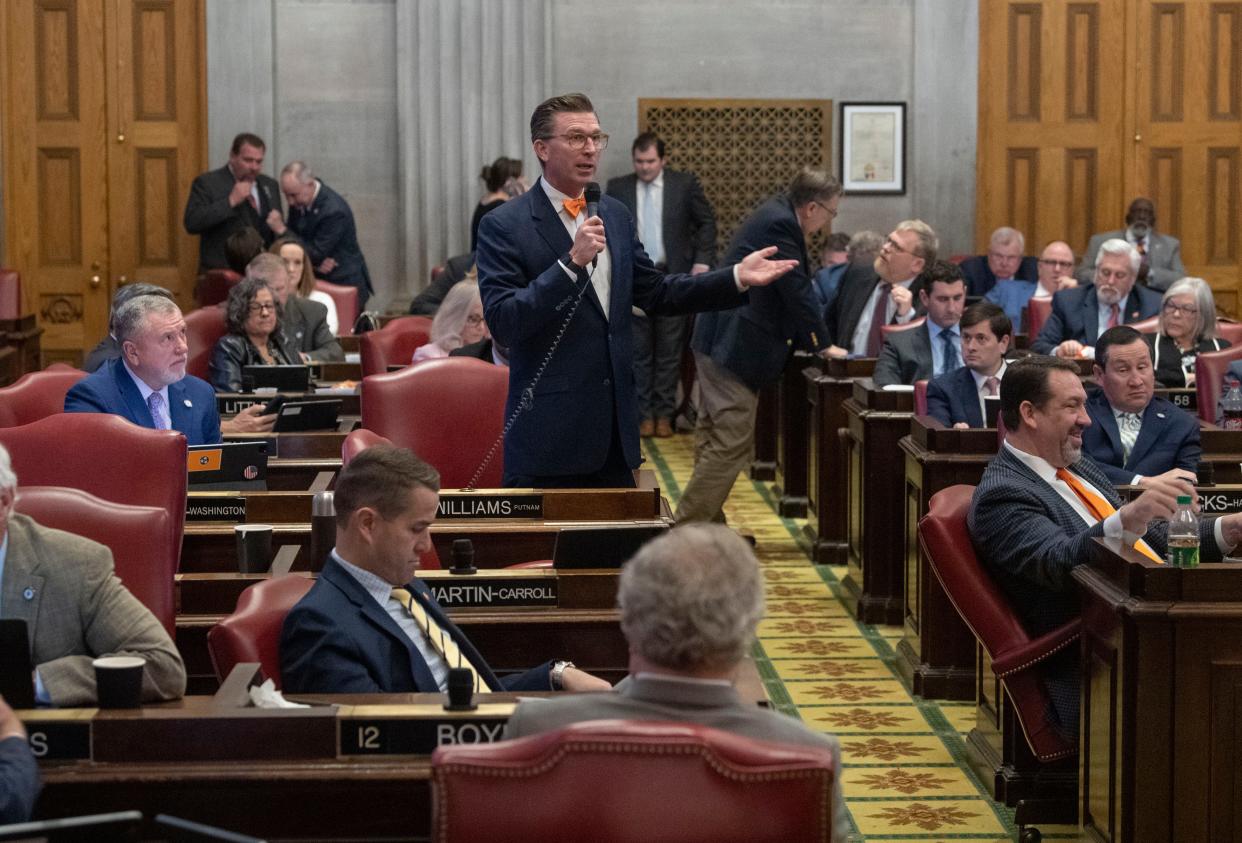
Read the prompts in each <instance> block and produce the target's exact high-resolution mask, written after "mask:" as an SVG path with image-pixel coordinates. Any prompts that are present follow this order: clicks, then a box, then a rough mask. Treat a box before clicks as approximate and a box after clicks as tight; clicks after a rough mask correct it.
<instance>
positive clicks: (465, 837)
mask: <svg viewBox="0 0 1242 843" xmlns="http://www.w3.org/2000/svg"><path fill="white" fill-rule="evenodd" d="M836 773H837V771H836V770H835V769H834V764H833V758H832V754H831V753H830V752H828V751H827V750H822V749H818V748H813V747H804V746H792V745H786V744H777V743H768V742H765V741H758V740H754V739H751V738H746V737H742V736H740V735H733V734H728V733H726V732H722V731H719V730H717V729H711V728H708V727H706V726H698V725H694V724H688V723H659V722H634V721H622V720H595V721H589V722H585V723H578V724H575V725H572V726H568V727H566V728H564V729H560V730H557V731H554V732H547V733H545V734H541V735H533V736H531V737H528V738H521V739H519V740H513V741H504V742H501V743H495V744H484V745H458V746H441V747H439V748H438V749H436V751H435V753H434V754H433V755H432V757H431V776H432V798H433V800H434V804H433V807H432V839H433V840H435V841H440V843H455V842H456V841H477V840H504V841H507V842H508V843H546V841H548V840H565V839H577V840H588V839H592V840H607V841H610V843H630V841H633V842H634V843H638V841H644V843H645V842H646V841H651V840H746V841H751V843H761V842H762V841H773V843H775V841H782V843H794V842H795V841H812V840H814V841H823V840H828V839H830V837H831V833H832V813H833V805H832V785H833V781H834V779H835V776H836ZM484 806H485V809H484ZM584 822H585V823H587V824H588V825H586V826H584ZM567 829H577V830H579V831H580V832H582V833H577V834H573V833H571V834H568V835H567V834H566V830H567Z"/></svg>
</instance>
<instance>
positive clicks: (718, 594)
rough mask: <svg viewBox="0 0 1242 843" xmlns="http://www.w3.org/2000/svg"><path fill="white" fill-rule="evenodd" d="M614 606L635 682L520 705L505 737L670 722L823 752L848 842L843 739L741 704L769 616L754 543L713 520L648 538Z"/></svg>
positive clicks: (838, 831) (838, 827) (838, 830)
mask: <svg viewBox="0 0 1242 843" xmlns="http://www.w3.org/2000/svg"><path fill="white" fill-rule="evenodd" d="M617 603H618V604H619V605H620V607H621V630H622V632H624V633H625V639H626V641H628V642H629V649H630V675H629V677H628V678H627V679H625V680H624V681H623V682H621V684H620V685H618V686H617V688H616V689H615V690H614V691H611V692H603V693H593V694H573V695H565V696H561V697H559V698H557V699H551V698H547V699H528V700H523V701H522V702H521V703H520V704H519V705H518V707H517V709H516V710H515V711H514V712H513V716H512V717H510V718H509V723H508V725H507V726H506V727H505V737H506V738H517V737H522V736H524V735H531V734H535V733H538V732H546V731H549V730H552V729H559V728H561V727H562V726H567V725H569V724H571V723H577V722H580V721H583V720H604V719H621V720H666V721H678V722H688V723H698V724H701V725H703V726H710V727H712V728H714V729H720V730H722V731H726V732H733V733H735V734H739V735H745V736H746V737H749V738H757V739H759V740H765V741H774V742H778V743H792V744H801V745H807V746H813V747H820V748H823V749H826V750H828V751H830V752H831V753H832V755H833V758H834V759H835V761H836V764H835V767H836V770H837V777H836V781H835V783H834V785H833V794H832V807H833V826H834V830H833V836H832V839H833V840H834V841H836V843H845V839H846V836H847V834H848V833H849V821H848V819H847V818H846V813H845V803H844V800H843V799H842V796H841V772H840V771H841V764H840V761H841V747H840V744H839V743H838V742H837V739H836V738H835V737H832V736H831V735H825V734H823V733H821V732H816V731H813V730H812V729H809V728H807V727H806V726H804V725H802V723H801V722H799V721H798V720H796V719H794V718H792V717H789V716H786V715H784V714H779V713H777V712H774V711H769V710H767V709H764V708H760V707H759V706H757V705H753V704H748V703H745V702H743V701H742V699H741V698H740V697H739V696H738V693H737V691H736V690H734V688H733V679H734V676H735V674H736V672H737V668H738V665H739V664H741V662H742V660H743V659H745V658H746V654H747V653H748V652H749V651H750V648H751V646H752V644H753V643H754V636H755V628H756V627H757V626H758V624H759V621H760V619H761V618H762V617H763V576H762V574H761V572H760V570H759V562H758V560H756V559H755V555H754V553H753V552H751V549H750V546H749V545H748V544H747V543H746V542H745V541H744V540H743V539H742V538H741V537H740V536H738V535H737V533H735V532H733V531H732V530H730V529H728V528H727V527H723V526H720V525H717V524H686V525H683V526H680V527H677V528H676V529H674V530H672V531H670V532H669V533H667V534H665V535H663V536H661V537H660V538H658V539H655V540H653V541H651V542H648V543H647V544H646V545H644V546H643V547H642V549H641V550H639V551H638V553H637V554H635V555H634V558H633V559H631V560H630V561H629V562H627V563H626V565H625V567H624V568H622V569H621V582H620V585H619V587H618V590H617Z"/></svg>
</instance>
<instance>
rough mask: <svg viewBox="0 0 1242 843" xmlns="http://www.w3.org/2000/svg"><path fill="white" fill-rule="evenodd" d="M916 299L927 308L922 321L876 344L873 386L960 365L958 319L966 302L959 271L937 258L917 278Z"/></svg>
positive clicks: (927, 375) (912, 379)
mask: <svg viewBox="0 0 1242 843" xmlns="http://www.w3.org/2000/svg"><path fill="white" fill-rule="evenodd" d="M920 280H921V281H922V282H923V284H925V285H926V286H925V288H924V289H922V290H919V303H920V305H921V306H922V307H923V309H924V310H925V311H927V320H926V321H925V322H923V324H921V325H919V326H917V327H914V328H908V329H906V330H904V331H894V332H893V333H891V334H889V335H888V337H887V338H886V339H885V340H884V344H883V345H882V346H881V347H880V356H879V359H877V360H876V363H875V374H874V375H873V376H872V378H873V379H874V380H875V385H876V386H890V385H893V384H905V385H907V386H911V385H913V384H914V382H915V381H919V380H927V379H931V378H934V377H940V376H941V375H947V374H949V373H950V372H953V371H955V370H956V369H958V368H959V367H960V366H961V365H962V329H961V326H960V325H958V322H960V321H961V318H962V309H963V308H964V307H965V304H966V282H965V281H964V280H963V279H962V273H961V271H960V270H959V269H958V268H957V267H956V266H955V265H954V264H951V263H949V262H948V261H942V260H938V261H936V262H934V263H933V264H932V265H931V268H930V269H928V270H927V272H925V273H924V274H923V276H922V278H921V279H920Z"/></svg>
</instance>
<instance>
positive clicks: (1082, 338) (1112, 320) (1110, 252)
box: [1031, 240, 1160, 358]
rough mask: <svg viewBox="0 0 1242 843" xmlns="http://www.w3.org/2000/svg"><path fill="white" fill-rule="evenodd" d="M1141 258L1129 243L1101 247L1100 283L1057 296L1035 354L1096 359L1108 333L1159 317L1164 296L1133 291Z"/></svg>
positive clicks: (1097, 273)
mask: <svg viewBox="0 0 1242 843" xmlns="http://www.w3.org/2000/svg"><path fill="white" fill-rule="evenodd" d="M1138 270H1139V253H1138V251H1137V250H1136V249H1135V248H1134V247H1133V246H1131V245H1130V244H1129V243H1127V242H1126V241H1124V240H1108V241H1106V242H1105V243H1104V245H1103V246H1101V247H1100V258H1099V261H1098V263H1097V265H1096V268H1095V283H1094V284H1088V285H1087V286H1085V287H1075V288H1073V289H1070V290H1061V291H1060V292H1059V293H1057V294H1056V295H1054V296H1053V297H1052V313H1051V314H1049V316H1048V320H1047V321H1046V322H1044V327H1043V328H1042V329H1041V330H1040V332H1039V336H1038V337H1036V338H1035V341H1034V342H1032V343H1031V350H1032V351H1034V352H1035V353H1036V354H1055V355H1056V356H1058V357H1088V358H1090V357H1094V356H1095V348H1094V346H1095V341H1096V338H1097V337H1099V336H1100V334H1102V333H1104V332H1105V331H1107V330H1108V329H1109V328H1112V327H1115V326H1117V325H1123V324H1128V323H1130V322H1141V321H1142V320H1144V319H1149V318H1151V317H1152V316H1155V315H1156V314H1158V313H1159V312H1160V294H1159V293H1157V292H1155V291H1153V290H1149V289H1147V288H1146V287H1136V286H1134V279H1135V278H1137V277H1138Z"/></svg>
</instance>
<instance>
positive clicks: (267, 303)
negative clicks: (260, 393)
mask: <svg viewBox="0 0 1242 843" xmlns="http://www.w3.org/2000/svg"><path fill="white" fill-rule="evenodd" d="M282 315H283V313H282V311H281V307H280V302H279V301H277V300H276V296H275V294H274V293H272V288H271V287H269V286H267V283H266V282H264V281H260V280H259V279H257V278H246V279H244V280H243V281H242V282H241V283H240V284H238V285H237V286H236V287H234V288H233V289H232V290H230V291H229V299H228V304H227V305H226V307H225V311H224V321H225V325H226V326H227V327H228V333H227V334H225V335H224V336H222V337H220V339H219V340H217V341H216V347H215V348H214V349H212V351H211V362H210V363H209V364H208V367H207V379H208V380H210V381H211V385H212V386H214V387H215V388H216V392H241V391H242V369H243V368H244V367H246V366H281V365H289V364H293V363H298V362H300V360H299V358H298V355H297V354H291V353H290V352H289V350H288V349H286V348H285V347H284V345H283V344H282V343H283V337H282V335H281V333H280V319H281V316H282Z"/></svg>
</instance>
